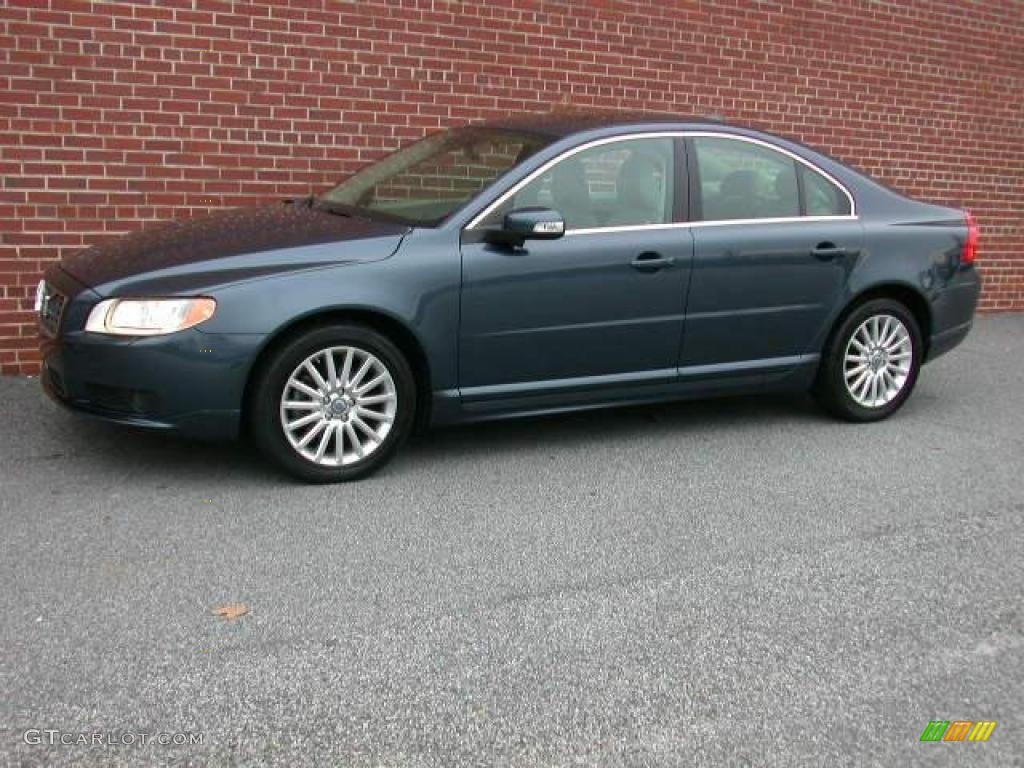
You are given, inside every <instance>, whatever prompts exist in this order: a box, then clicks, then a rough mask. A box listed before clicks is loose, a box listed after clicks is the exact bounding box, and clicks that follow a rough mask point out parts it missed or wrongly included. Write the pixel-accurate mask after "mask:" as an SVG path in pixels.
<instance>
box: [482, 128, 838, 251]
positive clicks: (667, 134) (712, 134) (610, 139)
mask: <svg viewBox="0 0 1024 768" xmlns="http://www.w3.org/2000/svg"><path fill="white" fill-rule="evenodd" d="M669 138H670V139H687V138H711V139H728V140H732V141H744V142H747V143H748V144H757V145H758V146H762V147H765V148H767V149H770V150H772V151H774V152H778V153H780V154H783V155H786V156H787V157H789V158H792V159H793V160H796V161H797V162H799V163H802V164H803V165H805V166H807V167H808V168H810V169H811V170H812V171H814V172H815V173H817V174H819V175H820V176H823V177H824V178H825V179H826V180H828V181H829V182H831V183H832V184H833V185H834V186H836V187H838V188H839V189H840V190H842V192H843V194H844V195H846V199H847V200H849V201H850V212H849V213H848V214H841V215H830V216H788V217H780V218H772V219H716V220H714V221H672V222H666V223H662V224H632V225H628V226H613V227H587V228H585V229H567V230H566V231H565V235H566V236H568V235H574V234H587V235H589V234H593V233H596V232H634V231H642V230H653V229H673V228H679V227H698V226H723V225H727V224H755V223H756V224H779V223H788V222H797V221H842V220H849V219H856V218H858V217H857V203H856V201H855V200H854V198H853V195H852V194H850V190H849V189H847V188H846V185H845V184H843V183H842V182H841V181H839V180H838V179H837V178H836V177H835V176H833V175H832V174H830V173H828V172H827V171H824V170H822V169H821V168H819V167H818V166H817V165H815V164H814V163H812V162H811V161H810V160H807V159H806V158H803V157H800V155H798V154H796V153H795V152H791V151H789V150H788V149H785V148H784V147H780V146H778V145H777V144H772V143H771V142H769V141H764V140H763V139H758V138H754V137H753V136H740V135H738V134H735V133H725V132H721V131H647V132H643V133H628V134H624V135H621V136H606V137H605V138H603V139H594V140H593V141H588V142H586V143H584V144H580V145H579V146H577V147H572V148H570V149H567V150H566V151H565V152H563V153H562V154H560V155H558V156H557V157H553V158H551V159H550V160H548V161H547V162H546V163H544V164H543V165H542V166H541V167H540V168H537V169H536V170H534V171H532V172H531V173H529V174H528V175H527V176H526V177H525V178H523V179H520V180H519V181H517V182H516V183H515V184H513V185H512V186H511V187H510V188H509V189H507V190H505V192H504V193H503V194H501V195H500V196H499V197H498V199H497V200H495V201H494V202H492V203H491V204H490V205H488V206H487V207H486V208H484V209H483V210H482V211H481V212H480V213H478V214H477V215H476V216H474V217H473V219H472V220H471V221H470V222H469V224H467V225H466V230H471V229H476V227H477V225H478V224H479V223H480V222H481V221H483V220H484V219H486V218H487V217H488V216H489V215H490V214H491V212H492V211H493V210H494V209H495V208H497V207H499V206H500V205H501V204H502V203H504V202H505V201H506V200H508V199H509V198H510V197H512V196H513V195H515V194H516V192H518V191H519V190H520V189H522V188H523V187H525V186H526V185H527V184H529V183H530V182H531V181H533V180H534V179H536V178H537V177H538V176H542V175H544V174H545V173H547V172H548V171H549V170H550V169H551V168H552V167H553V166H555V165H557V164H558V163H560V162H561V161H562V160H566V159H568V158H570V157H572V156H573V155H576V154H578V153H580V152H583V151H584V150H587V149H591V148H592V147H600V146H603V145H605V144H615V143H618V142H622V141H632V140H635V139H669Z"/></svg>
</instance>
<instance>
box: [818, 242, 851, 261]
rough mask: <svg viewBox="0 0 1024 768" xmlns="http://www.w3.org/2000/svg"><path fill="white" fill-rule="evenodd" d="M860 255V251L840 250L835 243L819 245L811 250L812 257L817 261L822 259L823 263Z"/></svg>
mask: <svg viewBox="0 0 1024 768" xmlns="http://www.w3.org/2000/svg"><path fill="white" fill-rule="evenodd" d="M858 253H860V251H859V250H856V249H851V248H840V247H839V246H838V245H836V244H835V243H818V244H817V245H816V246H814V248H812V249H811V255H812V256H814V258H816V259H821V260H822V261H831V260H832V259H841V258H843V257H845V256H856V255H857V254H858Z"/></svg>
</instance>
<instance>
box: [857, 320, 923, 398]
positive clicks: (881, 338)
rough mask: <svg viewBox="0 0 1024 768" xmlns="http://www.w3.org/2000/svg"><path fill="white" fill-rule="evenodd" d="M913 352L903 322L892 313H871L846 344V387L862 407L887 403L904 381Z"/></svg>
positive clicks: (911, 343) (905, 381)
mask: <svg viewBox="0 0 1024 768" xmlns="http://www.w3.org/2000/svg"><path fill="white" fill-rule="evenodd" d="M913 356H914V349H913V341H912V340H911V338H910V331H908V330H907V327H906V326H905V325H904V324H903V322H902V321H901V320H900V319H899V318H897V317H893V316H892V315H885V314H882V315H872V316H871V317H869V318H868V319H867V320H865V321H864V322H863V323H861V324H860V326H859V327H858V328H857V330H856V331H854V332H853V335H852V336H850V341H849V342H848V343H847V345H846V354H845V357H844V358H843V379H844V380H845V382H846V389H847V391H848V392H849V393H850V395H851V397H853V399H854V400H855V401H856V402H857V404H858V405H860V406H863V407H864V408H881V407H882V406H884V405H887V404H888V403H891V402H892V401H893V399H894V398H895V397H896V396H897V395H898V394H899V393H900V392H902V391H903V387H905V386H906V384H907V379H908V378H909V377H910V365H911V363H912V361H913Z"/></svg>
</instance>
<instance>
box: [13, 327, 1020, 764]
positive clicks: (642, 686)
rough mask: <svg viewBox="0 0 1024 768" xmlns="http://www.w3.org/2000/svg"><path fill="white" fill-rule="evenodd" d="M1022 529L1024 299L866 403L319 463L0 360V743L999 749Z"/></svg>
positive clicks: (621, 758)
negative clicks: (236, 611)
mask: <svg viewBox="0 0 1024 768" xmlns="http://www.w3.org/2000/svg"><path fill="white" fill-rule="evenodd" d="M1022 522H1024V315H1017V316H1010V315H1007V316H985V317H981V318H980V319H979V321H978V323H977V326H976V328H975V330H974V332H973V333H972V334H971V336H970V337H969V338H968V340H967V341H966V342H965V344H964V345H963V346H961V347H960V348H958V349H956V350H955V351H953V352H952V353H951V354H949V355H948V356H946V357H944V358H941V359H940V360H938V361H936V362H935V363H934V364H932V365H929V366H928V367H926V368H925V369H924V372H923V374H922V377H921V380H920V382H919V385H918V389H917V391H916V392H915V394H914V396H913V397H912V398H911V400H910V401H909V402H908V404H907V405H906V407H905V408H904V409H903V410H902V411H901V412H900V413H899V414H897V416H895V417H894V418H892V419H890V420H888V421H886V422H884V423H880V424H874V425H850V424H845V423H839V422H836V421H832V420H830V419H829V418H828V417H826V416H824V415H823V414H822V413H820V412H819V411H818V410H817V408H816V407H815V406H814V405H813V403H812V402H811V401H810V400H809V399H807V398H801V397H793V398H777V397H770V398H744V399H723V400H716V401H708V402H701V403H680V404H671V405H665V406H656V407H643V408H630V409H624V410H618V411H605V412H590V413H585V414H576V415H569V416H561V417H554V418H547V419H534V420H528V421H519V422H507V423H500V424H489V425H479V426H474V427H468V428H460V429H450V430H444V431H438V432H434V433H431V434H429V435H427V436H425V437H422V438H418V439H416V440H414V441H413V442H412V443H411V444H410V445H408V446H407V447H406V448H405V450H404V451H403V452H402V453H401V454H400V455H399V456H398V457H397V459H396V460H395V461H394V462H393V463H392V464H391V465H390V466H388V467H387V468H386V469H385V470H384V471H382V472H380V473H379V474H377V475H376V476H374V477H372V478H370V479H368V480H366V481H363V482H360V483H356V484H348V485H337V486H327V487H324V486H303V485H298V484H296V483H294V482H292V481H290V480H288V479H286V478H283V477H281V476H280V475H278V474H277V473H276V472H275V471H273V470H272V469H271V468H270V467H269V466H267V465H265V464H264V463H263V461H262V460H261V459H260V458H259V457H258V456H257V455H255V454H254V452H253V451H252V450H250V449H247V448H245V447H244V446H238V445H206V444H201V443H190V442H186V441H182V440H175V439H169V438H166V437H161V436H159V435H152V434H147V433H139V432H134V431H129V430H124V429H120V428H115V427H109V426H106V425H103V424H99V423H96V422H92V421H89V420H84V419H82V418H80V417H76V416H74V415H72V414H68V413H65V412H63V411H62V410H60V409H58V408H57V407H56V406H54V405H53V404H51V403H49V402H48V401H47V400H46V399H45V398H44V396H43V395H42V394H41V392H40V390H39V384H38V381H35V380H29V379H11V378H6V379H0V616H2V618H0V758H2V761H4V762H7V763H9V764H12V765H40V766H41V765H121V764H128V765H162V764H194V765H213V766H217V765H223V766H228V765H247V766H249V765H264V764H265V765H280V766H298V765H339V766H476V765H479V766H492V765H510V766H549V765H551V766H554V765H557V766H572V765H610V766H617V765H623V766H627V765H629V766H632V765H725V766H762V765H770V766H804V765H806V766H826V765H827V766H846V765H850V766H854V765H856V766H862V765H877V766H886V767H887V768H888V767H891V766H917V765H922V766H925V765H927V766H933V765H965V766H966V765H971V766H1024V600H1022V596H1024V532H1022ZM235 604H244V605H245V606H246V608H247V610H248V612H247V613H246V614H245V615H242V616H241V617H240V618H236V619H233V620H232V619H225V618H222V617H221V616H218V615H215V614H214V613H213V611H214V609H216V608H218V607H221V606H226V605H235ZM931 720H950V721H954V720H972V721H978V720H994V721H997V723H998V725H997V726H996V728H995V730H994V731H993V732H992V735H991V736H990V738H989V740H988V742H986V743H922V742H921V741H920V738H921V735H922V732H923V731H924V730H925V727H926V726H927V725H928V723H929V721H931ZM46 731H50V732H53V731H56V733H50V734H49V735H47V733H46ZM143 734H145V735H146V738H147V739H155V738H157V734H169V736H167V737H162V738H172V739H173V738H179V739H180V738H189V737H191V738H195V739H197V740H201V743H198V744H187V745H179V746H176V745H174V744H170V745H163V744H155V743H152V742H151V741H147V743H146V744H141V743H140V741H141V739H142V738H143V736H142V735H143ZM174 734H187V735H188V736H185V737H182V736H177V737H175V736H174ZM83 737H84V738H85V739H87V740H91V739H93V738H98V739H99V741H100V743H96V744H91V745H88V746H83V745H80V744H79V745H62V744H60V743H59V742H60V741H61V740H65V741H67V740H72V741H74V740H79V739H81V738H83ZM48 739H49V740H53V741H56V742H57V743H55V744H48V743H47V740H48ZM111 741H113V742H114V743H113V744H111V743H108V742H111ZM124 741H129V742H130V743H127V744H125V743H123V742H124Z"/></svg>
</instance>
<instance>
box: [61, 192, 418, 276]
mask: <svg viewBox="0 0 1024 768" xmlns="http://www.w3.org/2000/svg"><path fill="white" fill-rule="evenodd" d="M407 231H408V227H406V226H403V225H400V224H393V223H390V222H383V221H379V220H373V219H368V218H362V217H358V216H350V215H346V214H341V213H332V212H329V211H326V210H321V209H319V208H315V207H310V206H309V205H307V204H303V203H298V204H291V203H286V204H283V205H281V204H279V205H271V206H265V207H254V208H238V209H233V210H228V211H221V212H218V213H214V214H211V215H208V216H202V217H198V218H192V219H179V220H176V221H172V222H167V223H164V224H159V225H156V226H153V227H148V228H146V229H143V230H142V231H139V232H135V233H133V234H130V235H125V236H124V237H121V238H119V239H117V240H112V241H110V242H107V243H103V244H101V245H95V246H92V247H91V248H87V249H86V250H84V251H80V252H79V253H76V254H74V255H73V256H69V257H66V258H65V259H64V260H63V262H62V263H61V267H62V268H63V269H64V270H65V271H66V272H67V273H69V274H70V275H71V276H72V277H74V278H75V279H77V280H78V281H80V282H82V283H84V284H85V285H87V286H89V287H91V288H94V289H95V290H96V291H97V292H98V293H100V294H101V295H108V296H109V295H117V294H120V293H125V292H128V291H131V292H138V291H144V292H150V293H156V292H162V293H174V292H176V291H177V290H194V289H196V288H202V287H203V286H210V285H218V284H224V283H229V282H236V281H238V280H244V279H251V278H255V277H261V276H265V275H268V274H273V273H276V272H281V271H294V270H297V269H307V268H315V267H321V266H329V265H332V264H339V263H344V262H350V261H365V260H376V259H381V258H387V257H388V256H390V255H391V254H392V253H394V251H395V249H396V248H397V247H398V244H399V243H400V242H401V239H402V237H403V236H404V235H405V233H406V232H407Z"/></svg>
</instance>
